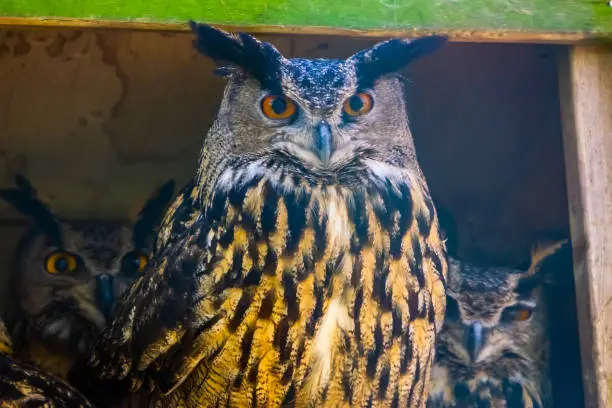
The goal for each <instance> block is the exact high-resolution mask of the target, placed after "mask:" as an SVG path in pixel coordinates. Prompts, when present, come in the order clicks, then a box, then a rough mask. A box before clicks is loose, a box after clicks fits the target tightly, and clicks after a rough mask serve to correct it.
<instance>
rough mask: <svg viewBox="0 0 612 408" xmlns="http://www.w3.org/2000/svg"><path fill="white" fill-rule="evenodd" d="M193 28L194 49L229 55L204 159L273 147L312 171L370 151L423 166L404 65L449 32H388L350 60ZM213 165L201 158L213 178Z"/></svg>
mask: <svg viewBox="0 0 612 408" xmlns="http://www.w3.org/2000/svg"><path fill="white" fill-rule="evenodd" d="M191 27H192V30H193V31H194V33H195V34H196V35H197V38H196V39H195V40H194V45H195V47H196V49H197V50H199V51H200V52H202V53H203V54H205V55H207V56H209V57H211V58H212V59H213V60H215V61H219V62H223V63H226V64H227V65H225V66H222V67H220V68H218V69H217V70H216V72H217V73H218V74H220V75H223V76H224V77H226V78H227V80H228V84H227V86H226V88H225V92H224V96H223V100H222V103H221V107H220V109H219V112H218V115H217V118H216V120H215V123H214V124H213V126H212V128H211V130H210V132H209V134H208V137H207V141H206V142H205V144H204V151H203V157H204V158H205V159H209V158H211V157H212V158H218V157H224V154H227V153H230V154H236V155H239V156H245V155H246V156H248V155H251V156H253V155H254V156H257V155H260V154H265V153H266V152H268V153H269V152H271V151H273V152H274V153H275V154H277V155H278V156H279V161H285V162H294V163H295V165H296V166H298V167H303V168H305V169H308V170H312V169H315V170H321V171H329V172H333V171H334V169H338V168H344V167H345V166H346V164H347V163H349V162H350V161H351V160H353V159H354V158H355V157H360V156H361V157H363V156H366V155H368V156H369V157H371V158H372V160H374V161H377V162H378V161H380V162H382V163H389V164H392V165H400V166H401V167H413V166H414V167H418V165H417V164H416V158H415V154H414V146H413V141H412V137H411V134H410V130H409V128H408V118H407V115H406V106H405V102H404V92H403V81H402V80H401V79H400V76H399V75H398V71H399V70H401V69H402V68H404V67H405V66H406V65H408V64H409V63H410V62H412V61H414V60H416V59H418V58H420V57H422V56H424V55H426V54H429V53H431V52H433V51H435V50H436V49H438V48H439V47H440V46H441V45H442V44H444V43H445V41H446V37H441V36H431V37H423V38H416V39H413V40H408V39H391V40H388V41H384V42H381V43H378V44H376V45H374V46H373V47H371V48H369V49H365V50H363V51H360V52H357V53H356V54H354V55H352V56H351V57H349V58H347V59H344V60H334V59H302V58H285V57H284V56H283V55H281V54H280V52H279V51H278V50H277V49H276V48H275V47H274V46H273V45H272V44H269V43H266V42H261V41H259V40H257V39H255V38H253V37H252V36H250V35H248V34H244V33H240V34H237V35H233V34H228V33H225V32H223V31H220V30H217V29H214V28H212V27H210V26H208V25H204V24H196V23H194V22H191ZM285 159H287V160H285ZM216 167H217V166H216V164H212V165H210V166H207V163H204V165H202V166H201V172H202V174H205V175H206V176H205V177H207V178H210V175H211V173H212V174H214V169H215V168H216ZM381 171H382V170H381ZM418 172H419V174H420V170H418ZM201 177H204V176H203V175H201Z"/></svg>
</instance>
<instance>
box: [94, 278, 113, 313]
mask: <svg viewBox="0 0 612 408" xmlns="http://www.w3.org/2000/svg"><path fill="white" fill-rule="evenodd" d="M96 297H97V300H98V307H100V310H101V311H102V314H104V317H106V318H107V319H108V318H109V316H110V314H111V312H112V310H113V305H114V303H115V291H114V289H113V277H112V276H110V275H106V274H103V275H98V277H96Z"/></svg>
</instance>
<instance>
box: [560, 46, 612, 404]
mask: <svg viewBox="0 0 612 408" xmlns="http://www.w3.org/2000/svg"><path fill="white" fill-rule="evenodd" d="M559 74H560V90H561V109H562V114H563V128H564V147H565V161H566V174H567V185H568V195H569V207H570V208H569V210H570V228H571V234H572V241H573V245H574V250H573V254H574V274H575V281H576V291H577V307H578V319H579V327H580V343H581V344H580V348H581V355H582V370H583V379H584V385H585V399H586V406H587V407H597V408H605V407H611V406H612V48H610V47H604V46H577V47H573V48H571V49H569V52H568V53H567V54H565V55H564V56H563V58H562V61H561V63H560V71H559Z"/></svg>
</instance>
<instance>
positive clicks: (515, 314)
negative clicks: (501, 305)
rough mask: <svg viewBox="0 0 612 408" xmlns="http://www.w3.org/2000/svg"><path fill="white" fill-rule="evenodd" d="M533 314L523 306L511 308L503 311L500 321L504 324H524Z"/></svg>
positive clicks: (531, 310) (530, 309)
mask: <svg viewBox="0 0 612 408" xmlns="http://www.w3.org/2000/svg"><path fill="white" fill-rule="evenodd" d="M532 314H533V309H532V308H530V307H525V306H521V305H519V306H511V307H508V308H507V309H506V310H504V312H503V314H502V320H504V321H505V322H524V321H525V320H528V319H529V318H530V317H531V315H532Z"/></svg>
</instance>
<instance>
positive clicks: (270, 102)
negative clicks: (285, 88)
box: [261, 95, 296, 120]
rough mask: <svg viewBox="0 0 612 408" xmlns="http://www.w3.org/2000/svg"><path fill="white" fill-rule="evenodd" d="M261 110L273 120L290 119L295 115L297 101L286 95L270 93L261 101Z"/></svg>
mask: <svg viewBox="0 0 612 408" xmlns="http://www.w3.org/2000/svg"><path fill="white" fill-rule="evenodd" d="M261 111H262V112H263V114H264V115H266V117H267V118H270V119H273V120H284V119H289V118H290V117H292V116H293V115H295V111H296V107H295V102H293V101H292V100H291V99H289V98H287V97H286V96H282V95H268V96H266V97H265V98H263V99H262V101H261Z"/></svg>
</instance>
